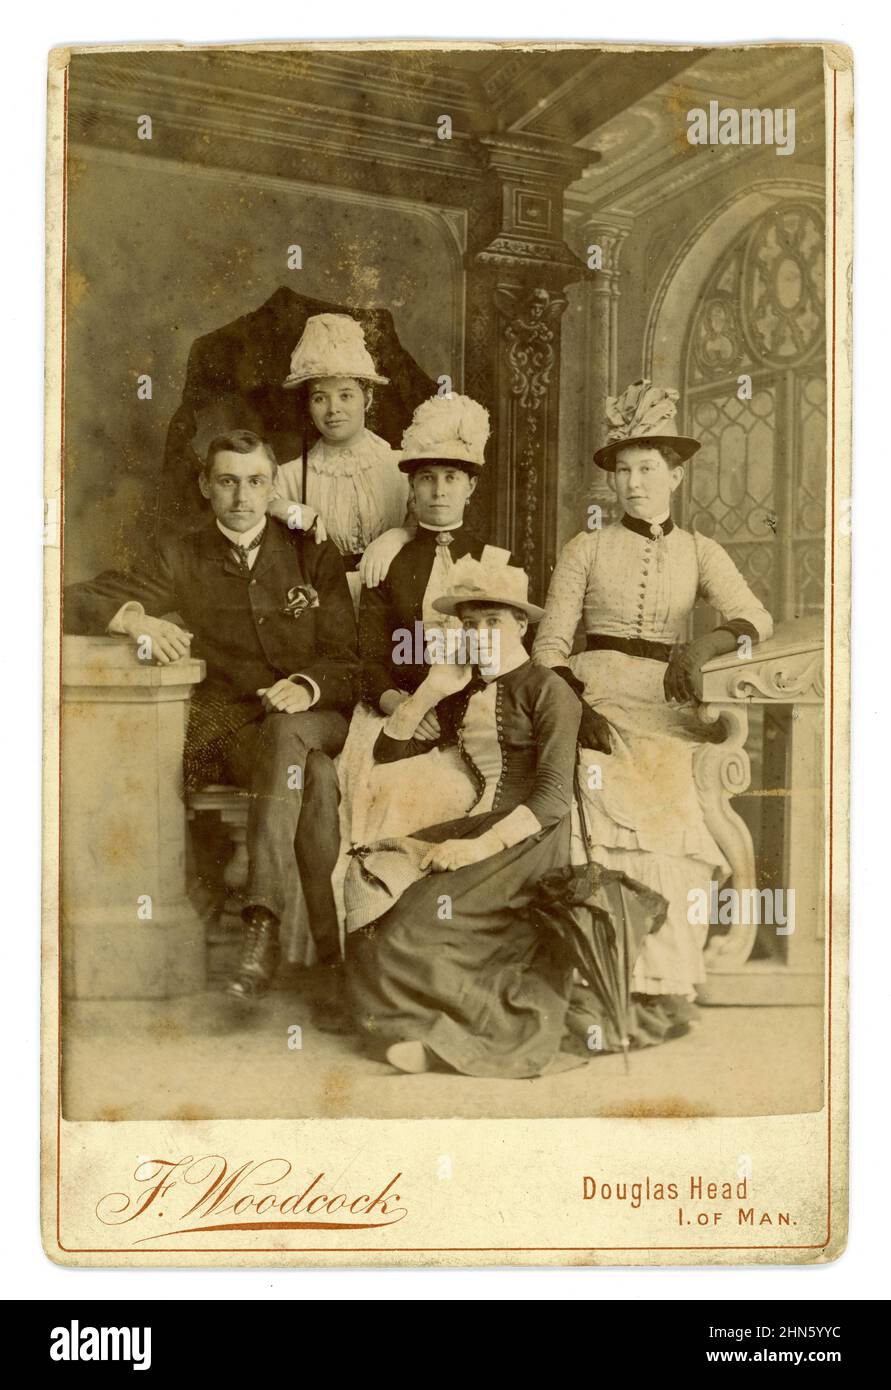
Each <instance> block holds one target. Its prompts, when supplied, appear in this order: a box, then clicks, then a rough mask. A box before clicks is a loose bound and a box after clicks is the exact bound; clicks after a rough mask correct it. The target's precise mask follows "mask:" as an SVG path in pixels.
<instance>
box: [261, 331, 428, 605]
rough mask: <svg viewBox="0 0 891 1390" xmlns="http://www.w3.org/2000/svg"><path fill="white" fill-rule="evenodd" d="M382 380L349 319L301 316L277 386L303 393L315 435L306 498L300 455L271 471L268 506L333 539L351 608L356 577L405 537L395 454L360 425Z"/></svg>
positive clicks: (403, 486) (382, 564) (367, 576)
mask: <svg viewBox="0 0 891 1390" xmlns="http://www.w3.org/2000/svg"><path fill="white" fill-rule="evenodd" d="M387 384H388V379H387V377H385V376H381V375H380V373H379V372H378V370H377V367H376V366H375V363H374V359H373V358H372V356H371V354H370V353H369V351H368V348H367V347H366V346H365V335H364V333H363V331H362V326H361V324H359V323H357V322H356V320H355V319H352V318H350V317H349V315H347V314H316V315H314V316H313V317H312V318H310V319H307V321H306V326H305V328H304V330H303V334H302V336H301V338H300V341H299V343H298V344H297V346H296V348H295V349H294V352H293V354H292V356H291V369H290V372H289V373H288V377H287V379H286V381H285V383H284V386H285V389H286V390H301V391H303V392H305V397H306V401H305V408H306V410H307V412H308V414H309V417H310V420H311V421H312V423H313V425H314V426H315V428H316V429H317V430H318V433H319V438H318V440H317V441H316V443H315V444H314V445H313V447H312V448H311V449H310V450H309V453H308V455H307V459H306V496H305V497H304V495H303V492H304V487H303V473H304V463H303V459H302V458H296V459H291V460H289V461H288V462H287V463H284V464H282V465H281V467H280V468H279V470H278V478H277V486H276V496H275V498H274V499H273V501H272V502H271V503H270V506H269V511H270V512H271V513H272V514H273V515H274V516H277V517H279V518H280V519H281V520H282V521H286V522H287V523H288V524H289V525H291V526H293V527H295V528H298V529H300V530H304V531H310V530H314V531H315V535H316V539H317V540H319V541H322V540H324V539H326V538H327V539H329V540H331V541H333V542H334V544H335V545H336V546H337V549H338V550H339V551H340V553H341V556H342V557H343V562H344V565H345V567H346V571H347V579H348V581H349V585H350V592H351V593H352V596H353V603H354V605H355V606H356V608H357V609H358V604H359V593H360V589H361V584H362V582H368V583H371V584H376V583H378V582H379V581H380V580H381V578H383V576H384V575H385V574H386V569H387V566H388V564H389V561H390V559H392V557H393V555H394V554H396V552H397V551H398V549H399V547H400V546H401V545H404V544H405V541H406V540H407V539H408V537H409V534H410V531H406V529H405V527H404V523H405V522H406V520H407V517H406V508H407V504H408V482H407V479H406V477H405V474H404V473H403V472H401V471H400V468H399V454H398V452H397V451H396V450H395V449H391V448H390V445H389V444H388V443H387V441H386V440H385V439H381V438H380V436H379V435H376V434H373V433H372V431H371V430H369V429H367V428H366V426H365V415H366V412H367V410H368V408H369V407H370V405H371V401H372V388H373V387H374V386H375V385H378V386H386V385H387ZM388 533H390V534H389V535H388ZM375 542H377V544H375ZM369 547H372V549H370V550H369Z"/></svg>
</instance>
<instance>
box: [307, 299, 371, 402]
mask: <svg viewBox="0 0 891 1390" xmlns="http://www.w3.org/2000/svg"><path fill="white" fill-rule="evenodd" d="M324 376H351V377H355V378H356V379H357V380H358V381H369V382H374V383H375V384H376V385H378V386H386V385H387V384H388V382H389V377H385V376H380V375H379V373H378V370H377V367H376V366H375V365H374V359H373V357H372V356H371V353H370V352H369V351H368V348H367V347H366V346H365V333H364V332H363V329H362V325H361V323H357V322H356V320H355V319H351V318H350V316H349V314H314V315H313V317H312V318H311V319H307V320H306V324H305V326H304V329H303V333H302V335H301V338H300V342H299V343H298V344H297V346H296V347H295V349H294V351H293V352H292V353H291V370H290V371H289V372H288V375H287V378H286V379H285V381H284V383H283V385H284V387H285V390H286V391H291V390H293V389H294V388H295V387H297V386H302V385H303V383H304V382H305V381H315V380H317V379H318V378H319V377H324Z"/></svg>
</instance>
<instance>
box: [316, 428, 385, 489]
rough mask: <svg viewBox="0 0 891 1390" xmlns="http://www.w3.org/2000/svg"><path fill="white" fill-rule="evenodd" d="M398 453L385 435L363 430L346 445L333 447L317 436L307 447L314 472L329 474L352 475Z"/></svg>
mask: <svg viewBox="0 0 891 1390" xmlns="http://www.w3.org/2000/svg"><path fill="white" fill-rule="evenodd" d="M397 457H398V455H397V454H396V451H395V449H391V448H390V446H389V444H388V443H387V441H386V440H385V439H381V438H380V436H379V435H377V434H372V433H371V431H370V430H363V432H362V434H361V435H360V436H359V438H358V439H357V441H356V443H355V444H350V445H349V446H348V447H347V448H346V449H333V448H332V447H331V445H330V444H326V443H325V441H324V440H323V439H319V440H317V441H316V443H315V444H314V445H313V447H312V448H311V449H310V451H309V466H310V468H311V469H312V471H313V472H314V473H323V474H325V475H327V476H328V477H329V478H353V477H355V475H356V474H357V473H364V472H365V471H366V470H367V469H369V468H376V467H379V466H380V464H381V463H382V462H383V461H384V460H389V459H390V458H393V459H394V461H395V459H396V458H397Z"/></svg>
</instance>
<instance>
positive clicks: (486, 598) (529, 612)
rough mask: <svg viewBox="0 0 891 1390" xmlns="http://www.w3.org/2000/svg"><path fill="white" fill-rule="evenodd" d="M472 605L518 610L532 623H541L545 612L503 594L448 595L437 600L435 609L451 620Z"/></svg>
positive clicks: (435, 600) (531, 604)
mask: <svg viewBox="0 0 891 1390" xmlns="http://www.w3.org/2000/svg"><path fill="white" fill-rule="evenodd" d="M470 603H473V604H478V603H488V604H492V605H493V606H497V607H498V608H518V609H520V611H521V612H523V613H525V614H526V617H527V618H528V619H529V621H530V623H537V622H540V621H541V619H542V618H543V617H544V612H545V611H544V609H543V608H539V607H538V604H536V603H523V602H521V601H520V599H516V598H505V597H504V595H503V594H466V595H465V596H463V597H462V598H452V597H451V595H449V594H446V595H444V596H443V597H442V598H435V599H434V600H433V607H434V608H435V609H436V611H437V613H445V614H446V615H447V616H448V617H450V618H457V617H458V616H460V615H459V613H458V609H459V608H463V607H464V606H465V605H466V604H470Z"/></svg>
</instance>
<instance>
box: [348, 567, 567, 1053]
mask: <svg viewBox="0 0 891 1390" xmlns="http://www.w3.org/2000/svg"><path fill="white" fill-rule="evenodd" d="M433 608H434V609H435V610H436V612H437V613H439V614H441V615H443V616H444V617H445V618H447V619H453V618H457V620H458V621H459V622H460V624H461V633H462V637H465V638H467V640H468V642H469V641H470V639H471V638H473V639H475V646H474V645H470V646H469V647H468V650H467V652H466V653H465V656H466V658H467V659H462V657H461V654H460V653H458V652H456V653H455V654H454V659H452V660H445V661H442V662H437V663H434V664H433V665H431V666H429V667H428V668H427V673H426V675H425V676H424V679H423V680H422V681H421V682H420V684H419V685H417V687H416V688H415V689H414V690H413V692H412V693H411V694H410V695H409V696H408V698H407V699H405V700H404V701H402V702H401V703H400V704H399V705H397V706H396V708H395V709H394V711H393V713H392V714H391V715H390V717H389V718H388V719H387V721H386V723H385V724H384V726H383V728H382V730H381V731H380V733H379V735H378V738H377V742H376V744H375V756H376V758H377V760H378V762H380V763H385V764H387V765H388V767H387V769H385V770H392V771H397V772H398V771H400V770H402V769H406V768H408V767H409V766H410V764H411V762H412V761H414V762H425V761H426V757H429V754H427V755H426V757H425V752H426V749H427V748H428V747H429V742H428V741H426V740H424V739H422V738H421V737H420V736H419V734H420V731H421V729H422V727H423V725H424V724H425V722H426V721H427V720H428V719H429V717H430V715H431V713H435V716H436V721H437V729H438V733H437V735H436V740H437V743H438V745H439V746H440V747H441V748H443V749H451V750H454V751H455V752H456V753H457V754H458V756H459V757H460V759H461V761H462V762H463V764H464V766H465V769H466V777H467V784H468V787H469V788H470V789H471V791H472V804H471V806H470V809H469V811H468V813H467V814H465V815H462V816H459V817H457V818H456V819H452V820H446V821H444V822H443V821H442V818H441V816H438V815H437V810H438V809H439V808H438V804H437V802H436V800H435V798H434V797H433V796H431V797H430V798H429V800H428V803H427V806H426V816H422V817H421V818H420V820H419V823H418V826H417V827H412V828H411V833H410V834H406V835H402V836H397V837H389V838H386V839H384V840H382V841H378V842H375V843H372V844H369V845H363V846H360V847H357V848H356V850H355V852H354V856H353V862H352V865H351V868H350V877H349V879H348V899H349V902H350V907H351V917H350V919H349V921H348V925H350V926H352V927H354V928H355V930H354V931H352V932H351V933H350V935H349V936H348V938H347V949H346V964H347V977H348V980H349V984H350V994H351V1001H352V1006H353V1011H354V1016H355V1020H356V1024H357V1027H358V1029H359V1031H360V1032H361V1033H362V1034H363V1036H364V1037H365V1039H366V1042H367V1044H368V1047H369V1049H370V1050H372V1051H374V1052H375V1053H377V1054H379V1055H381V1056H382V1057H384V1056H385V1057H386V1059H387V1060H388V1061H389V1062H390V1063H391V1065H392V1066H394V1067H396V1068H398V1069H399V1070H402V1071H407V1072H420V1071H425V1070H428V1069H437V1068H439V1069H446V1070H453V1071H457V1072H461V1073H463V1074H465V1075H469V1076H492V1077H527V1076H538V1075H540V1074H541V1073H542V1072H545V1071H548V1070H550V1069H552V1068H554V1067H562V1066H566V1065H577V1064H578V1059H577V1058H569V1057H566V1056H563V1057H561V1056H560V1055H559V1054H560V1049H561V1041H562V1039H563V1035H564V1018H565V1015H566V1009H567V1003H568V999H569V992H570V984H571V976H572V966H571V962H569V960H568V958H567V957H566V955H565V952H564V951H563V949H562V947H561V945H560V942H559V941H558V939H557V936H556V934H554V933H550V932H542V931H541V930H540V928H539V927H538V925H537V924H536V922H535V920H534V917H533V915H532V913H531V912H527V910H526V909H528V908H530V904H531V903H532V901H533V899H534V897H535V894H536V891H537V889H538V884H539V881H540V880H541V878H542V877H543V876H544V875H546V874H548V873H550V872H552V871H553V870H555V869H557V868H560V867H562V866H563V865H565V864H566V863H567V862H568V856H569V841H570V809H571V804H572V795H573V769H574V766H575V755H576V736H577V732H578V727H579V720H580V718H581V714H582V707H581V704H580V702H579V700H578V698H577V696H576V695H575V694H574V693H573V692H572V691H571V690H570V688H569V686H568V685H567V683H566V682H565V681H564V680H562V679H561V678H560V677H559V676H558V675H557V674H556V673H554V672H553V671H549V670H547V669H545V668H544V667H542V666H535V665H533V663H532V662H531V661H530V659H529V656H528V653H527V652H526V650H525V647H524V644H523V638H524V634H525V632H526V628H527V626H528V624H529V623H530V622H537V621H538V619H539V618H540V617H541V614H542V609H541V608H538V607H536V605H535V604H533V603H530V602H529V596H528V580H527V576H526V575H525V573H524V572H523V571H522V570H521V569H518V568H516V567H515V566H512V565H507V564H505V563H503V561H501V560H500V559H495V560H492V559H491V558H489V557H487V558H485V559H474V558H473V557H472V556H470V555H465V556H464V557H463V558H461V559H460V560H458V562H457V563H456V564H455V567H454V571H453V575H452V581H451V584H450V587H449V589H448V592H447V593H445V594H444V595H442V596H441V597H439V598H437V599H435V600H434V602H433ZM496 636H497V641H496V640H495V639H496ZM586 1055H589V1054H586Z"/></svg>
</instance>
